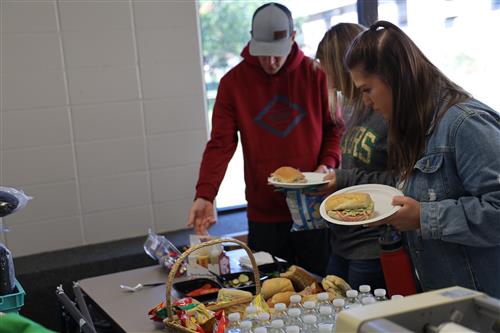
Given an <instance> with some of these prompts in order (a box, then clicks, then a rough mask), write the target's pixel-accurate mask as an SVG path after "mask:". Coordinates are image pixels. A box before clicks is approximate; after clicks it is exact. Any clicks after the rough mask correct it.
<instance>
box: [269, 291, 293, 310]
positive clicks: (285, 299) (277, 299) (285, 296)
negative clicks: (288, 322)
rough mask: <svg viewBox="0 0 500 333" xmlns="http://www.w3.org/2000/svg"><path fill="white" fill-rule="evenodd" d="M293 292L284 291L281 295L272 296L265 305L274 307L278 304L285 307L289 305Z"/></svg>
mask: <svg viewBox="0 0 500 333" xmlns="http://www.w3.org/2000/svg"><path fill="white" fill-rule="evenodd" d="M295 294H296V292H295V291H284V292H282V293H277V294H274V295H273V296H272V297H271V298H270V299H268V300H267V305H269V306H270V307H274V305H276V304H278V303H285V304H286V306H288V305H289V304H290V296H292V295H295Z"/></svg>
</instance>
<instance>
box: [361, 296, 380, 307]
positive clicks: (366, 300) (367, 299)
mask: <svg viewBox="0 0 500 333" xmlns="http://www.w3.org/2000/svg"><path fill="white" fill-rule="evenodd" d="M361 302H362V303H363V305H365V306H366V305H370V304H375V303H377V301H376V300H375V297H373V296H367V297H365V298H363V300H362V301H361Z"/></svg>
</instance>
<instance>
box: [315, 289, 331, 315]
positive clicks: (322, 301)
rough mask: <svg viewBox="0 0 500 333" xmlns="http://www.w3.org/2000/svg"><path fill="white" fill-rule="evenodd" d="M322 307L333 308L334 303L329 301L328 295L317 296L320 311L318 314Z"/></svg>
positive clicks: (320, 294)
mask: <svg viewBox="0 0 500 333" xmlns="http://www.w3.org/2000/svg"><path fill="white" fill-rule="evenodd" d="M322 306H328V307H330V308H331V307H332V303H330V302H329V301H328V293H319V294H318V295H316V311H318V313H319V309H320V308H321V307H322Z"/></svg>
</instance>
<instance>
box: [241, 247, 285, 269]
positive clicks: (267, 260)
mask: <svg viewBox="0 0 500 333" xmlns="http://www.w3.org/2000/svg"><path fill="white" fill-rule="evenodd" d="M253 256H254V257H255V262H256V263H257V266H260V265H264V264H272V263H273V262H274V260H273V257H272V256H271V254H270V253H268V252H263V251H261V252H255V253H254V254H253ZM276 259H277V260H278V261H282V262H284V261H285V260H283V259H281V258H278V257H276ZM239 260H240V265H241V266H244V267H248V268H252V263H251V262H250V258H248V256H242V257H240V259H239Z"/></svg>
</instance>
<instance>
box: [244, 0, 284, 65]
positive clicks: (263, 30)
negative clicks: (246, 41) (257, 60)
mask: <svg viewBox="0 0 500 333" xmlns="http://www.w3.org/2000/svg"><path fill="white" fill-rule="evenodd" d="M251 34H252V39H251V40H250V54H251V55H253V56H276V57H283V56H287V55H288V54H289V53H290V50H291V49H292V43H293V41H292V34H293V19H292V13H290V11H289V10H288V8H286V7H285V6H283V5H281V4H278V3H274V2H271V3H268V4H265V5H263V6H260V7H259V8H257V10H256V11H255V13H254V14H253V18H252V31H251Z"/></svg>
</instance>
